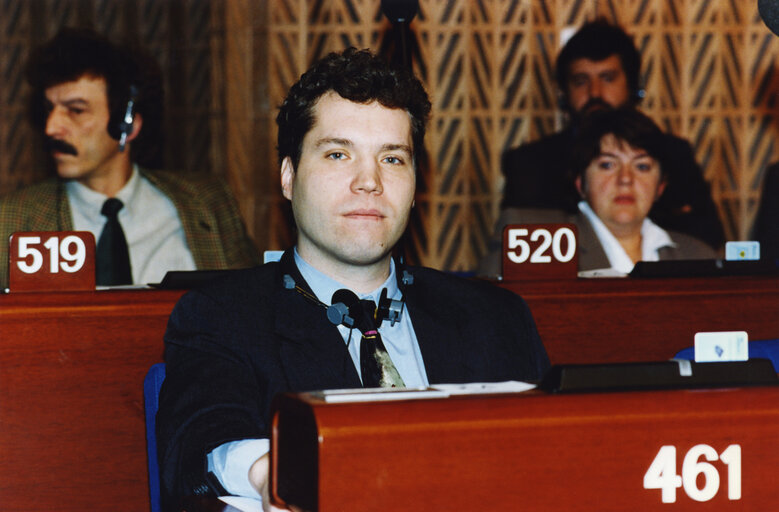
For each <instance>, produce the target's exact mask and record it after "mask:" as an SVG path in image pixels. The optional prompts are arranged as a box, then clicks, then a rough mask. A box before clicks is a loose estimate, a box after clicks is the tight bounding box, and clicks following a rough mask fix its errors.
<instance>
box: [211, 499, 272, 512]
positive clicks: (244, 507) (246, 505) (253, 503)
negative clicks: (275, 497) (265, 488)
mask: <svg viewBox="0 0 779 512" xmlns="http://www.w3.org/2000/svg"><path fill="white" fill-rule="evenodd" d="M219 499H220V500H221V501H224V502H225V503H227V504H228V505H230V506H231V507H233V508H236V509H238V510H240V511H241V512H262V501H261V500H258V499H255V498H245V497H243V496H221V497H220V498H219Z"/></svg>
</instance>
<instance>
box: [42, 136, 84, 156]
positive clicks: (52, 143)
mask: <svg viewBox="0 0 779 512" xmlns="http://www.w3.org/2000/svg"><path fill="white" fill-rule="evenodd" d="M46 151H47V152H49V153H51V152H54V151H57V152H59V153H66V154H69V155H73V156H76V155H78V151H76V148H74V147H73V146H71V145H70V144H68V143H67V142H65V141H64V140H59V139H51V138H48V139H46Z"/></svg>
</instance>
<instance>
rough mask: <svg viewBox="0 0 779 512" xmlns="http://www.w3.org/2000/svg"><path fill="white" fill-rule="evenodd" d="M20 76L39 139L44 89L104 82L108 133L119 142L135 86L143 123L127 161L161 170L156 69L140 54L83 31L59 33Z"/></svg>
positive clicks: (159, 94)
mask: <svg viewBox="0 0 779 512" xmlns="http://www.w3.org/2000/svg"><path fill="white" fill-rule="evenodd" d="M25 75H26V78H27V82H28V83H29V84H30V87H31V94H30V98H29V115H30V121H31V123H32V125H33V127H34V128H35V129H36V130H37V131H38V132H39V133H44V130H45V126H46V120H47V116H48V111H47V109H46V96H45V92H46V89H48V88H50V87H53V86H55V85H60V84H63V83H66V82H72V81H76V80H78V79H80V78H81V77H83V76H91V77H94V78H103V79H104V80H105V82H106V94H107V95H108V108H109V112H110V116H111V117H110V119H109V122H108V126H107V128H108V130H109V133H111V135H112V136H113V137H118V124H119V120H121V118H122V117H123V116H124V112H125V110H126V108H127V102H128V101H129V99H130V94H131V93H130V89H131V85H132V86H134V87H135V89H136V96H135V112H137V113H138V114H140V115H141V117H142V118H143V128H142V129H141V131H140V133H139V134H138V137H137V138H136V139H135V140H133V142H132V144H131V146H130V147H131V152H132V153H131V157H132V160H133V161H134V162H137V163H138V164H140V165H142V166H145V167H159V166H160V165H161V159H162V149H161V140H162V119H163V102H164V93H163V88H162V75H161V72H160V68H159V65H158V64H157V63H156V61H154V59H153V58H152V57H151V56H150V55H148V54H147V53H145V52H144V51H142V50H140V49H139V48H130V47H121V46H118V45H116V44H114V43H112V42H111V41H109V40H108V39H107V38H106V37H104V36H102V35H101V34H98V33H97V32H95V31H94V30H91V29H88V28H64V29H62V30H61V31H60V32H58V33H57V35H55V36H54V37H53V38H52V39H50V40H49V41H47V42H46V43H44V44H43V45H41V46H39V47H37V48H36V49H35V50H33V52H32V54H31V56H30V60H29V61H28V62H27V66H26V68H25Z"/></svg>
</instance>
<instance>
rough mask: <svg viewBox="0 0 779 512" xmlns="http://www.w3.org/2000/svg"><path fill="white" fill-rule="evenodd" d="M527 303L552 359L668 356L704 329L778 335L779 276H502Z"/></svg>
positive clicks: (752, 335) (582, 360) (578, 360)
mask: <svg viewBox="0 0 779 512" xmlns="http://www.w3.org/2000/svg"><path fill="white" fill-rule="evenodd" d="M495 284H496V285H498V286H501V287H503V288H507V289H509V290H511V291H513V292H516V293H518V294H520V295H521V296H522V297H523V298H524V299H525V300H526V301H527V303H528V306H529V307H530V310H531V311H532V313H533V317H534V318H535V320H536V324H537V326H538V331H539V333H540V334H541V339H542V340H543V342H544V346H545V347H546V350H547V352H548V353H549V357H550V359H551V360H552V363H555V364H563V363H599V362H623V361H625V362H627V361H661V360H665V359H669V358H671V357H673V355H674V354H676V352H678V351H679V350H681V349H683V348H686V347H690V346H692V345H693V337H694V336H695V333H696V332H700V331H742V330H743V331H747V333H748V334H749V339H751V340H760V339H774V338H777V337H779V278H777V277H721V278H716V279H715V278H683V279H577V280H573V281H538V282H495Z"/></svg>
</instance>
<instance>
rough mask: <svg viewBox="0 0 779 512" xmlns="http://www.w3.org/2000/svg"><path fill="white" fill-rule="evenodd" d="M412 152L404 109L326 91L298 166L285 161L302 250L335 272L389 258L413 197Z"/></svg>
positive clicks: (285, 181) (285, 176)
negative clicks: (356, 100) (347, 98)
mask: <svg viewBox="0 0 779 512" xmlns="http://www.w3.org/2000/svg"><path fill="white" fill-rule="evenodd" d="M412 158H413V143H412V139H411V121H410V117H409V115H408V113H406V112H405V111H404V110H401V109H389V108H386V107H383V106H382V105H381V104H379V103H378V102H372V103H369V104H360V103H354V102H351V101H349V100H346V99H344V98H342V97H341V96H339V95H338V94H336V93H333V92H329V93H327V94H325V95H324V96H322V97H321V98H320V99H319V100H318V102H317V103H316V105H315V106H314V124H313V126H312V128H311V130H309V132H308V133H307V134H306V135H305V137H304V138H303V144H302V151H301V157H300V162H299V164H298V168H297V169H293V168H292V163H291V160H290V159H289V158H285V159H284V161H283V163H282V169H281V183H282V190H283V193H284V197H286V198H287V199H289V200H291V201H292V210H293V212H294V215H295V221H296V223H297V228H298V245H297V249H298V252H299V254H300V255H301V257H303V259H305V260H306V261H307V262H308V263H310V264H311V265H313V266H314V267H316V268H318V269H319V270H321V271H323V272H325V273H330V275H331V276H332V275H334V274H335V275H338V274H342V272H344V271H350V270H354V269H357V268H359V267H361V266H368V265H376V264H378V263H381V262H383V261H386V260H388V258H389V254H390V251H391V250H392V247H393V246H394V245H395V243H396V242H397V241H398V239H399V238H400V236H401V235H402V233H403V230H404V229H405V227H406V224H407V222H408V216H409V211H410V209H411V205H412V202H413V198H414V189H415V171H414V166H413V162H412Z"/></svg>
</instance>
